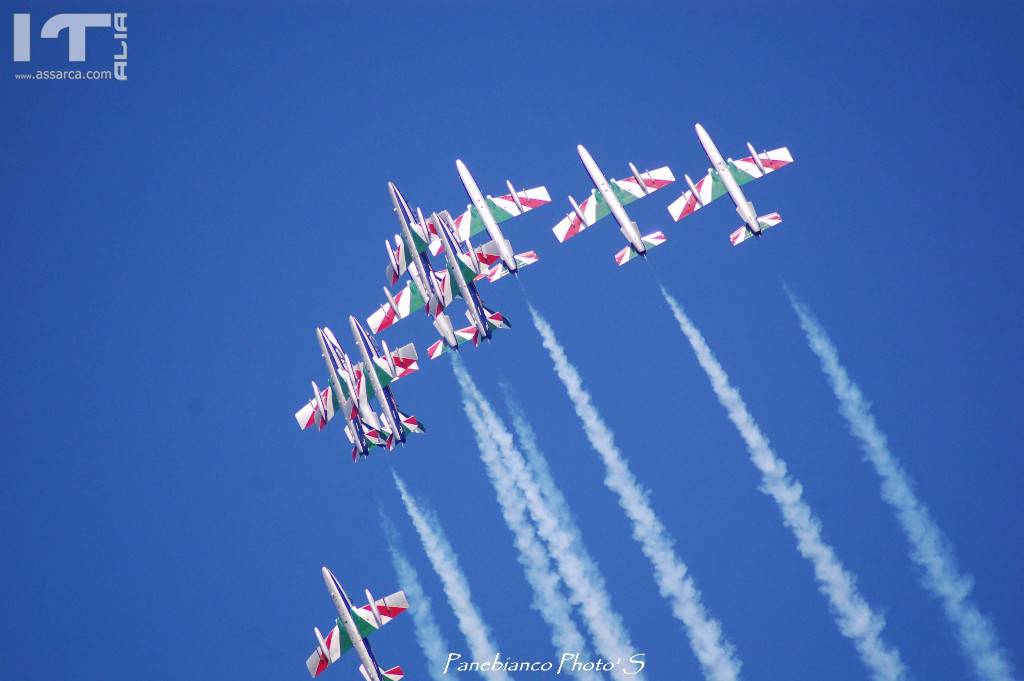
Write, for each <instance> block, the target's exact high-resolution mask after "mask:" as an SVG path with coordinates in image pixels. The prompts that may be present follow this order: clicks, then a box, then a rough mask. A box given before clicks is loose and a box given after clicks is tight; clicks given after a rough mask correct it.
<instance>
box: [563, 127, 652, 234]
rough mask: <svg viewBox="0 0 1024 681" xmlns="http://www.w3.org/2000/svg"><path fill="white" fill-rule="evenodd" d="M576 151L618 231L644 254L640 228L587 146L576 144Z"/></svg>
mask: <svg viewBox="0 0 1024 681" xmlns="http://www.w3.org/2000/svg"><path fill="white" fill-rule="evenodd" d="M576 151H577V153H579V155H580V160H581V161H583V167H584V168H586V169H587V174H589V175H590V179H591V181H593V183H594V187H596V188H597V191H598V192H600V193H601V198H603V199H604V201H605V203H606V204H607V205H608V210H609V211H610V212H611V214H612V217H614V218H615V221H616V222H617V223H619V231H620V232H622V235H623V236H624V237H626V240H627V241H629V243H630V244H631V245H632V246H633V248H634V249H635V250H636V252H637V253H640V254H644V253H646V252H647V246H646V245H644V242H643V241H642V240H641V239H640V230H639V229H637V227H636V224H635V223H634V222H633V221H632V220H630V219H629V215H627V214H626V209H625V208H623V207H622V202H620V201H619V197H617V196H616V195H615V192H614V191H612V187H611V185H610V184H609V183H608V179H607V178H606V177H605V176H604V173H602V172H601V169H600V168H599V167H598V166H597V162H596V161H594V157H593V156H591V155H590V152H589V151H587V148H586V147H584V146H583V145H582V144H578V145H576Z"/></svg>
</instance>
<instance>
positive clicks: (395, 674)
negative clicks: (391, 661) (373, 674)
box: [359, 665, 405, 681]
mask: <svg viewBox="0 0 1024 681" xmlns="http://www.w3.org/2000/svg"><path fill="white" fill-rule="evenodd" d="M379 671H380V676H381V678H382V679H384V681H401V679H402V678H403V677H404V676H405V672H403V671H402V668H401V667H392V668H391V669H380V670H379ZM359 673H360V674H362V676H363V678H364V679H365V680H366V681H370V675H369V674H367V673H366V669H364V668H363V665H359Z"/></svg>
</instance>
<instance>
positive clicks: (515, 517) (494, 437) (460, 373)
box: [452, 355, 599, 681]
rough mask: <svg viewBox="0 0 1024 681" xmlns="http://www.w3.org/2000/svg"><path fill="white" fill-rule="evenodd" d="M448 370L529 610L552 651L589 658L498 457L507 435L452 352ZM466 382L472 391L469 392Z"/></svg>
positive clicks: (587, 675) (590, 675)
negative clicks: (525, 587)
mask: <svg viewBox="0 0 1024 681" xmlns="http://www.w3.org/2000/svg"><path fill="white" fill-rule="evenodd" d="M452 369H453V370H454V371H455V377H456V378H457V379H458V381H459V386H460V387H461V388H462V405H463V408H464V409H465V411H466V416H467V417H468V418H469V423H470V425H471V426H472V427H473V434H474V435H475V436H476V444H477V447H478V448H479V449H480V458H481V459H483V462H484V465H485V466H486V468H487V477H488V478H490V480H491V484H492V485H494V490H495V492H496V494H497V498H498V505H499V506H500V507H501V515H502V517H503V518H504V519H505V524H506V525H508V528H509V529H510V530H511V531H512V536H513V538H514V543H515V547H516V552H517V553H518V559H519V564H520V565H522V566H523V572H524V573H525V575H526V581H527V582H528V583H529V585H530V588H531V589H532V591H533V608H534V609H535V610H536V611H537V612H538V613H539V614H540V616H541V618H542V619H543V620H544V621H545V622H546V623H547V625H548V627H549V628H550V629H551V643H552V644H553V645H554V648H555V652H556V653H558V654H561V653H563V652H578V653H580V655H581V657H583V658H584V659H590V655H589V653H587V652H586V651H587V645H586V642H585V641H584V640H583V635H582V634H580V631H579V629H578V628H577V627H576V623H575V621H573V619H572V617H571V614H570V613H568V612H566V608H565V597H564V596H563V595H562V589H561V579H560V578H559V576H558V574H557V573H556V572H555V571H554V570H552V568H551V560H550V559H549V558H548V554H547V552H546V551H545V550H544V546H543V545H542V544H541V542H540V540H539V539H538V538H537V533H536V531H535V530H534V529H533V525H532V524H531V523H530V520H529V518H528V517H527V515H526V499H525V497H524V496H523V495H521V494H520V493H519V492H518V491H517V489H516V483H515V480H514V479H513V477H512V476H511V475H510V473H509V471H508V470H507V467H506V465H505V463H504V461H503V460H502V453H501V451H500V448H499V445H498V441H499V439H502V438H503V437H504V438H506V439H505V441H504V442H503V443H502V444H503V445H504V448H505V449H508V448H510V447H512V446H513V445H512V442H511V440H512V438H511V436H510V435H508V433H507V431H505V430H504V427H502V426H501V424H500V423H499V424H497V426H498V427H496V424H495V423H494V420H493V419H491V420H490V421H489V422H485V419H484V416H483V414H482V413H481V408H480V406H479V405H480V404H481V403H482V404H487V403H486V400H484V399H483V395H481V394H480V393H479V392H478V391H476V386H473V385H472V379H471V378H470V376H469V373H468V372H467V371H466V369H465V367H463V365H462V361H461V360H460V359H459V358H458V356H456V355H453V356H452ZM469 386H472V389H473V390H474V392H475V393H476V394H475V395H470V392H469V390H470V388H469ZM487 408H488V409H489V408H490V405H489V404H487ZM503 431H504V432H503ZM576 676H577V678H581V679H591V680H592V681H596V680H597V679H598V678H599V675H598V674H597V673H596V672H593V671H590V672H579V673H577V674H576Z"/></svg>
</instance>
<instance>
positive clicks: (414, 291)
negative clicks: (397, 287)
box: [366, 182, 459, 348]
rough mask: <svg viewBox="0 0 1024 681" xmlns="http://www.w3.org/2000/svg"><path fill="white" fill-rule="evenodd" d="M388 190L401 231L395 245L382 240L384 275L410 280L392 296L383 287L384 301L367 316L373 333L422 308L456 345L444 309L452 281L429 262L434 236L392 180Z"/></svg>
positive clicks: (392, 280) (446, 340)
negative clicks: (386, 262) (385, 264)
mask: <svg viewBox="0 0 1024 681" xmlns="http://www.w3.org/2000/svg"><path fill="white" fill-rule="evenodd" d="M388 192H389V193H390V194H391V201H392V203H393V204H394V207H395V214H396V215H397V216H398V222H399V225H400V227H401V234H396V235H395V246H394V248H392V246H391V242H389V241H385V242H384V245H385V246H386V247H387V252H388V266H387V269H386V274H387V277H388V280H389V281H390V283H392V284H395V283H396V282H397V281H398V279H399V278H400V277H401V276H402V275H403V274H405V273H406V272H408V273H409V278H410V279H411V281H409V282H406V285H405V288H403V289H402V290H401V291H399V292H398V293H396V294H395V295H391V292H390V291H389V290H388V289H387V288H385V289H384V297H385V298H386V302H385V303H384V304H383V305H381V306H380V307H379V308H378V309H377V310H376V311H375V312H374V313H373V314H371V315H370V316H369V317H368V318H367V319H366V323H367V324H368V325H369V327H370V329H371V330H372V332H373V333H380V332H381V331H383V330H384V329H386V328H388V327H389V326H391V325H392V324H394V323H395V322H397V321H398V320H400V319H405V318H406V317H408V316H409V315H411V314H412V313H413V312H415V311H417V310H419V309H421V308H425V309H426V312H427V314H428V315H430V316H431V317H433V320H434V328H435V329H437V332H438V334H440V336H441V339H442V340H443V341H444V343H445V344H447V345H448V347H452V348H454V347H457V346H458V344H459V343H458V340H457V339H456V336H455V330H454V328H453V326H452V321H451V319H450V318H449V317H448V315H447V314H446V313H445V308H446V307H447V306H448V304H449V303H451V301H452V282H451V280H450V279H449V276H448V272H446V271H445V270H441V271H439V272H438V271H435V270H434V268H433V266H432V265H431V264H430V258H429V257H428V255H427V250H428V247H429V245H430V242H431V241H432V240H435V241H436V240H437V236H436V235H434V234H432V233H431V232H430V231H428V229H429V228H428V226H427V223H426V221H425V220H424V219H423V215H422V213H420V212H419V211H417V213H416V214H415V215H414V214H413V211H412V209H411V208H410V207H409V203H408V202H407V201H406V200H405V197H404V196H403V195H402V193H401V192H400V191H399V190H398V187H396V186H395V184H394V183H393V182H388Z"/></svg>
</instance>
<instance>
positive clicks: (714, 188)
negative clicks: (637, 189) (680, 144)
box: [668, 123, 793, 246]
mask: <svg viewBox="0 0 1024 681" xmlns="http://www.w3.org/2000/svg"><path fill="white" fill-rule="evenodd" d="M694 129H695V130H696V131H697V139H699V140H700V144H701V146H702V147H704V153H706V154H707V155H708V159H709V160H710V161H711V165H712V166H713V167H712V168H708V174H707V175H705V176H704V177H703V178H702V179H701V180H700V182H698V183H697V184H694V183H693V180H691V179H690V176H689V175H683V177H684V178H685V179H686V184H687V186H689V190H687V191H686V192H684V193H683V195H682V196H680V197H679V198H678V199H676V200H675V201H673V202H672V203H670V204H669V206H668V212H669V214H670V215H672V219H673V220H675V221H676V222H679V221H680V220H682V219H683V218H685V217H686V216H687V215H690V214H691V213H695V212H697V211H698V210H700V209H701V208H703V207H704V206H706V205H708V204H709V203H711V202H712V201H714V200H715V199H717V198H718V197H720V196H723V195H725V194H728V195H729V197H730V198H731V199H732V201H733V203H735V204H736V212H737V213H739V215H740V219H741V220H742V221H743V225H742V226H740V228H739V229H737V230H735V231H734V232H733V233H732V234H730V235H729V241H730V242H731V243H732V245H733V246H737V245H739V244H741V243H743V242H744V241H746V240H747V239H749V238H750V237H752V236H754V237H758V238H760V237H761V233H762V232H764V230H766V229H768V228H769V227H774V226H775V225H777V224H779V223H780V222H782V216H781V215H779V214H778V213H766V214H765V215H758V214H757V211H756V210H754V204H752V203H751V202H750V201H747V197H746V196H744V195H743V191H742V190H741V189H740V185H744V184H746V183H748V182H751V181H753V180H756V179H757V178H759V177H764V176H765V175H767V174H768V173H771V172H774V171H776V170H778V169H779V168H781V167H783V166H787V165H789V164H790V163H792V162H793V156H792V155H791V154H790V153H789V149H787V148H786V147H779V148H778V149H772V150H771V151H762V152H761V153H760V154H758V153H757V152H755V151H754V146H753V145H752V144H751V143H750V142H747V151H749V152H750V156H747V157H746V158H741V159H740V160H738V161H733V160H732V159H731V158H730V159H728V160H724V159H723V158H722V154H721V153H719V151H718V147H716V146H715V143H714V142H713V141H712V140H711V136H710V135H708V133H707V131H706V130H705V129H704V126H702V125H701V124H700V123H697V124H696V125H695V126H694Z"/></svg>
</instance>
